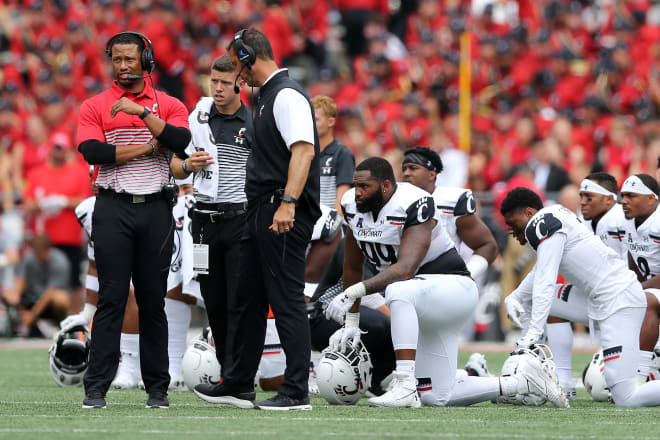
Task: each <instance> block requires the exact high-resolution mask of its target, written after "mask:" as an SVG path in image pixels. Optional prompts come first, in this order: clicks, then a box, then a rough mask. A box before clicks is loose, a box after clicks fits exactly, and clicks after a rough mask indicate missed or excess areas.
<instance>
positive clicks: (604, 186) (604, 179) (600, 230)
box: [545, 173, 625, 399]
mask: <svg viewBox="0 0 660 440" xmlns="http://www.w3.org/2000/svg"><path fill="white" fill-rule="evenodd" d="M616 200H617V183H616V179H615V178H614V177H613V176H611V175H609V174H607V173H593V174H590V175H588V176H587V177H585V178H584V180H583V181H582V183H580V209H581V211H582V216H583V218H584V224H585V225H586V226H587V228H588V229H589V230H591V231H592V232H593V233H594V234H595V235H597V236H598V237H599V238H600V239H601V241H602V242H603V243H605V244H606V245H607V246H608V247H610V248H612V249H613V250H614V251H615V252H616V253H617V254H618V255H620V256H621V255H625V253H624V252H625V251H624V250H623V247H622V245H621V236H622V234H623V232H622V225H623V222H624V221H625V217H624V215H623V209H622V208H621V205H620V204H618V203H617V202H616ZM622 258H623V257H622ZM557 288H558V289H559V288H563V289H565V288H566V287H563V286H562V285H558V286H557ZM545 334H546V337H547V338H548V345H549V346H550V348H551V349H552V354H553V358H554V361H555V365H556V367H557V376H558V377H559V384H560V385H561V387H562V389H563V390H564V391H565V392H566V394H567V396H568V398H569V399H575V398H576V393H575V382H574V380H573V373H572V367H571V357H572V356H571V355H572V350H573V328H572V327H571V323H570V322H569V321H567V320H565V319H562V318H558V317H556V316H552V314H551V315H550V317H549V318H548V323H547V325H546V328H545Z"/></svg>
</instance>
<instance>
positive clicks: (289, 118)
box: [273, 88, 314, 149]
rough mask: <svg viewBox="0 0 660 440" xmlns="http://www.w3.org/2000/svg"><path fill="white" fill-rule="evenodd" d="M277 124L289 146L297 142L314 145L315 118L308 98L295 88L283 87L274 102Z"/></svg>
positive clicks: (274, 114) (274, 115)
mask: <svg viewBox="0 0 660 440" xmlns="http://www.w3.org/2000/svg"><path fill="white" fill-rule="evenodd" d="M273 117H274V118H275V125H276V126H277V129H278V130H279V132H280V134H281V135H282V139H284V143H285V144H286V146H287V148H289V149H290V148H291V145H293V144H295V143H296V142H307V143H308V144H312V145H314V118H312V107H311V106H310V105H309V102H308V101H307V99H306V98H305V97H304V96H303V95H302V94H301V93H300V92H298V91H296V90H294V89H288V88H287V89H282V90H280V91H279V92H278V94H277V96H276V97H275V103H274V104H273Z"/></svg>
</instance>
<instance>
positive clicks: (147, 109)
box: [140, 105, 151, 119]
mask: <svg viewBox="0 0 660 440" xmlns="http://www.w3.org/2000/svg"><path fill="white" fill-rule="evenodd" d="M148 114H151V109H150V108H149V107H147V106H146V105H145V106H144V111H143V112H142V114H141V115H140V119H144V118H146V117H147V115H148Z"/></svg>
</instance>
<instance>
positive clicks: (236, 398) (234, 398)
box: [193, 383, 257, 409]
mask: <svg viewBox="0 0 660 440" xmlns="http://www.w3.org/2000/svg"><path fill="white" fill-rule="evenodd" d="M193 391H194V392H195V394H197V397H199V398H200V399H202V400H205V401H207V402H209V403H224V404H227V405H233V406H235V407H237V408H242V409H251V408H254V399H255V397H257V394H256V393H255V392H254V391H243V392H241V391H238V390H235V389H233V388H229V387H226V386H225V385H224V384H222V383H219V384H216V385H210V384H206V383H202V384H199V385H197V386H195V389H194V390H193Z"/></svg>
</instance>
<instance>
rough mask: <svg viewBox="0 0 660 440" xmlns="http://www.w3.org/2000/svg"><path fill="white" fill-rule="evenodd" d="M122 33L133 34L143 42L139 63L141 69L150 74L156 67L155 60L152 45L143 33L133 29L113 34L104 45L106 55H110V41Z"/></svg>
mask: <svg viewBox="0 0 660 440" xmlns="http://www.w3.org/2000/svg"><path fill="white" fill-rule="evenodd" d="M122 34H129V35H135V36H136V37H139V38H140V39H141V40H142V41H143V42H144V50H143V51H142V54H141V55H140V63H141V64H142V70H146V71H147V72H148V73H149V74H150V75H151V73H153V71H154V68H155V67H156V61H155V60H154V46H153V44H151V40H150V39H149V38H148V37H147V36H146V35H144V34H141V33H139V32H134V31H124V32H119V33H118V34H115V35H113V36H112V37H110V39H109V40H108V43H107V44H106V45H105V53H106V55H108V57H112V42H113V40H114V39H115V38H117V37H118V36H120V35H122Z"/></svg>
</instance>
